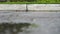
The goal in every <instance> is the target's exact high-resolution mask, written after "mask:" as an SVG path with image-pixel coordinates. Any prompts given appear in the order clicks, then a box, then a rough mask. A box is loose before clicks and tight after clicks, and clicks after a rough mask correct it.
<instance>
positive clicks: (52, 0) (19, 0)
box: [0, 0, 60, 4]
mask: <svg viewBox="0 0 60 34" xmlns="http://www.w3.org/2000/svg"><path fill="white" fill-rule="evenodd" d="M57 3H58V4H60V0H6V1H5V2H0V4H57Z"/></svg>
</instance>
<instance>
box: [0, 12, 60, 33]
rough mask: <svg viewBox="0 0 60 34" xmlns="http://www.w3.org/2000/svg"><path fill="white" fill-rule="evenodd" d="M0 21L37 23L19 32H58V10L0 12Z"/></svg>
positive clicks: (59, 22) (59, 28)
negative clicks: (35, 25) (25, 30)
mask: <svg viewBox="0 0 60 34" xmlns="http://www.w3.org/2000/svg"><path fill="white" fill-rule="evenodd" d="M2 22H15V23H20V22H28V23H35V24H37V25H38V27H36V28H33V27H32V28H29V29H27V30H29V31H30V32H29V33H28V32H21V33H19V34H25V33H26V34H60V12H0V23H2Z"/></svg>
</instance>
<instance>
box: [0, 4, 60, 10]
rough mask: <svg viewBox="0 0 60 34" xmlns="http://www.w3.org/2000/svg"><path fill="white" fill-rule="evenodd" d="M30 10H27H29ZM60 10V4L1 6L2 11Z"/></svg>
mask: <svg viewBox="0 0 60 34" xmlns="http://www.w3.org/2000/svg"><path fill="white" fill-rule="evenodd" d="M26 7H27V8H28V9H27V8H26ZM26 9H27V10H60V4H27V5H26V4H0V10H26Z"/></svg>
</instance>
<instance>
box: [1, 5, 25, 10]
mask: <svg viewBox="0 0 60 34" xmlns="http://www.w3.org/2000/svg"><path fill="white" fill-rule="evenodd" d="M0 10H26V5H25V4H0Z"/></svg>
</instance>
